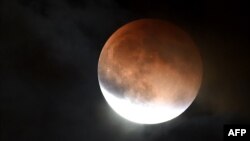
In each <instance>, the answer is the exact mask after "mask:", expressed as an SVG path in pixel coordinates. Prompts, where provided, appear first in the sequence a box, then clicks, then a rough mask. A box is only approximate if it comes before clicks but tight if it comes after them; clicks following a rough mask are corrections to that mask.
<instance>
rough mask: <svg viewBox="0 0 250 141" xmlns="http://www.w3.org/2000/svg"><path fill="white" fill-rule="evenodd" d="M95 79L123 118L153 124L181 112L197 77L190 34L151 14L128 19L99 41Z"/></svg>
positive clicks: (195, 89) (192, 95)
mask: <svg viewBox="0 0 250 141" xmlns="http://www.w3.org/2000/svg"><path fill="white" fill-rule="evenodd" d="M98 80H99V84H100V88H101V91H102V93H103V96H104V98H105V99H106V101H107V102H108V104H109V105H110V107H111V108H112V109H113V110H114V111H115V112H116V113H118V114H119V115H120V116H122V117H124V118H125V119H127V120H129V121H132V122H135V123H141V124H156V123H162V122H165V121H168V120H171V119H173V118H175V117H177V116H179V115H180V114H181V113H183V112H184V111H185V110H186V109H187V108H188V107H189V106H190V104H191V103H192V102H193V100H194V99H195V97H196V96H197V93H198V91H199V88H200V85H201V80H202V60H201V56H200V53H199V51H198V49H197V47H196V45H195V43H194V42H193V41H192V39H191V37H190V36H189V35H188V34H187V33H186V32H184V31H183V30H182V29H180V28H179V27H177V26H175V25H174V24H171V23H169V22H166V21H163V20H157V19H141V20H136V21H132V22H130V23H128V24H126V25H124V26H122V27H121V28H119V29H118V30H117V31H116V32H114V33H113V34H112V35H111V37H110V38H109V39H108V40H107V42H106V43H105V45H104V47H103V49H102V51H101V54H100V57H99V63H98Z"/></svg>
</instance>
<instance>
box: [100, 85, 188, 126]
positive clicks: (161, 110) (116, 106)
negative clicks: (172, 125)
mask: <svg viewBox="0 0 250 141" xmlns="http://www.w3.org/2000/svg"><path fill="white" fill-rule="evenodd" d="M100 88H101V91H102V93H103V95H104V97H105V99H106V101H107V102H108V104H109V105H110V106H111V108H112V109H113V110H114V111H115V112H116V113H118V114H119V115H120V116H122V117H123V118H125V119H127V120H129V121H132V122H136V123H140V124H157V123H162V122H165V121H168V120H171V119H173V118H175V117H177V116H179V115H180V114H181V113H182V112H184V111H185V110H186V108H185V107H182V108H176V107H171V106H166V105H153V104H134V103H133V102H131V101H130V100H129V99H121V98H118V97H115V96H114V95H113V94H111V93H110V92H109V91H107V90H106V89H105V88H104V87H103V86H102V84H100Z"/></svg>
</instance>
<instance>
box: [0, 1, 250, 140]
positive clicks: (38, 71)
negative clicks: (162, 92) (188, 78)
mask: <svg viewBox="0 0 250 141" xmlns="http://www.w3.org/2000/svg"><path fill="white" fill-rule="evenodd" d="M248 9H249V8H248V7H247V4H246V3H241V2H240V1H237V2H229V1H226V0H225V1H219V0H207V1H200V0H189V1H180V0H171V1H167V0H166V1H164V2H162V1H159V0H139V1H136V0H126V1H125V0H119V1H115V0H86V1H84V0H37V1H33V0H2V1H0V140H1V141H85V140H86V141H100V140H105V141H106V140H107V141H166V140H167V141H179V140H180V141H181V140H185V141H186V140H192V141H196V140H197V141H200V140H203V141H206V140H207V141H211V140H214V141H220V140H222V133H223V132H222V129H223V125H224V124H228V123H249V121H250V120H249V119H250V110H249V107H250V102H249V99H250V90H249V89H250V87H249V84H250V82H249V78H250V74H249V73H250V65H249V62H250V58H249V51H250V49H249V47H250V43H249V36H250V35H249V33H250V29H249V25H250V23H249V20H250V19H249V16H248V15H247V13H248V12H249V10H248ZM141 18H160V19H163V20H167V21H169V22H172V23H174V24H176V25H178V26H180V27H181V28H182V29H184V30H185V31H187V32H188V33H189V34H190V35H191V36H192V38H193V40H194V41H195V43H196V44H197V46H198V48H199V49H200V52H201V55H202V58H203V63H204V76H203V82H202V86H201V89H200V92H199V95H198V97H197V98H196V99H195V101H194V103H193V104H192V105H191V106H190V107H189V108H188V110H187V111H185V112H184V113H183V114H182V115H181V116H179V117H178V118H176V119H174V120H172V121H169V122H166V123H163V124H158V125H137V124H134V123H131V122H129V121H126V120H124V119H123V118H121V117H120V116H118V115H117V114H115V113H114V112H113V111H112V110H111V109H110V107H109V106H108V105H107V103H106V102H105V100H104V98H103V96H102V93H101V91H100V88H99V84H98V79H97V63H98V57H99V54H100V51H101V49H102V47H103V45H104V43H105V41H106V40H107V39H108V37H109V36H110V35H111V34H112V33H113V32H114V31H115V30H116V29H118V28H119V27H120V26H122V25H124V24H125V23H128V22H130V21H133V20H136V19H141Z"/></svg>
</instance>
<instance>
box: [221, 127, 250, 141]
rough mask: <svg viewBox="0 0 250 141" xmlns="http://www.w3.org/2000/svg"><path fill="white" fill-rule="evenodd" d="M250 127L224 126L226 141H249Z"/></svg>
mask: <svg viewBox="0 0 250 141" xmlns="http://www.w3.org/2000/svg"><path fill="white" fill-rule="evenodd" d="M248 129H249V125H224V141H249V138H248V137H249V135H248V134H249V133H248V132H250V130H248Z"/></svg>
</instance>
